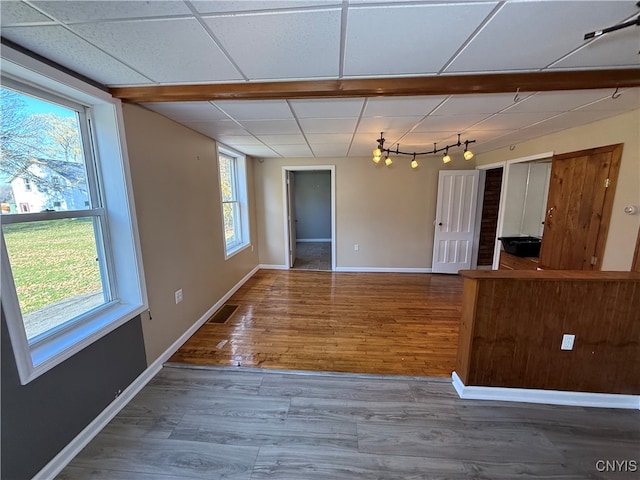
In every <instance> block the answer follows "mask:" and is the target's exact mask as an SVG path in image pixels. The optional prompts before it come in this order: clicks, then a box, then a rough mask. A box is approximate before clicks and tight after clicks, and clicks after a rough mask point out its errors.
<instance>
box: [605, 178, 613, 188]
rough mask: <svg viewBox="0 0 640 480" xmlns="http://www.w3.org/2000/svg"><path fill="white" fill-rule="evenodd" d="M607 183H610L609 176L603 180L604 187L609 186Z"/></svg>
mask: <svg viewBox="0 0 640 480" xmlns="http://www.w3.org/2000/svg"><path fill="white" fill-rule="evenodd" d="M609 185H611V179H610V178H607V179H606V180H605V181H604V188H609Z"/></svg>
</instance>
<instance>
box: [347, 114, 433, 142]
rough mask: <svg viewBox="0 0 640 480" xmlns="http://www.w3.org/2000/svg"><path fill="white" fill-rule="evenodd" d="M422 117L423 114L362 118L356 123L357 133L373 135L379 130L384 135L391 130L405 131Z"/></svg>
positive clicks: (396, 131) (378, 133)
mask: <svg viewBox="0 0 640 480" xmlns="http://www.w3.org/2000/svg"><path fill="white" fill-rule="evenodd" d="M423 118H424V117H423V116H414V117H409V116H407V117H369V118H362V119H361V120H360V123H359V124H358V133H370V134H371V135H374V136H375V135H378V136H379V135H380V132H384V133H385V136H388V135H390V134H391V132H395V133H405V132H407V131H408V130H411V129H412V128H413V127H414V126H416V125H417V124H418V123H419V122H420V120H422V119H423ZM376 138H378V137H376Z"/></svg>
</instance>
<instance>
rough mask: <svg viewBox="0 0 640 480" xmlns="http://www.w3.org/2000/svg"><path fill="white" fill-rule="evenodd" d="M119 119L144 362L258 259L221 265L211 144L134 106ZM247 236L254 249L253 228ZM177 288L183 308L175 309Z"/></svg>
mask: <svg viewBox="0 0 640 480" xmlns="http://www.w3.org/2000/svg"><path fill="white" fill-rule="evenodd" d="M124 120H125V132H126V137H127V147H128V151H129V161H130V163H131V177H132V183H133V192H134V197H135V202H136V212H137V216H138V228H139V231H140V242H141V246H142V259H143V262H144V269H145V277H146V283H147V291H148V296H149V308H150V311H151V316H152V319H149V318H148V316H146V315H143V324H142V325H143V332H144V339H145V348H146V351H147V360H148V362H149V363H150V362H152V361H154V360H155V359H156V358H158V357H159V356H160V354H162V353H163V352H164V351H165V350H166V349H167V348H168V347H169V346H170V345H171V344H172V343H173V342H175V341H176V340H177V339H178V338H179V337H180V336H181V335H182V334H183V333H184V332H185V331H186V330H187V329H188V328H189V327H191V326H192V325H193V324H194V323H195V322H196V321H197V320H198V319H199V318H200V317H201V316H202V315H203V314H204V313H205V312H207V310H209V309H210V308H211V307H212V306H213V305H214V304H215V303H216V302H217V301H218V300H220V299H221V298H222V296H224V295H225V294H226V293H227V292H228V291H229V290H230V289H231V288H232V287H233V286H234V285H235V284H236V283H237V282H238V281H239V280H241V279H242V278H243V277H244V276H245V275H246V274H247V273H249V272H250V271H251V270H252V269H253V268H254V267H255V266H256V265H257V264H258V253H257V249H255V250H256V251H252V250H253V249H252V248H248V249H245V250H244V251H242V252H240V253H239V254H237V255H235V256H233V257H231V258H230V259H229V260H225V258H224V244H223V233H222V219H221V217H222V212H221V208H220V189H219V183H218V170H217V159H216V145H215V142H214V141H213V140H211V139H210V138H207V137H205V136H203V135H201V134H199V133H197V132H194V131H193V130H190V129H188V128H186V127H184V126H181V125H179V124H177V123H175V122H173V121H171V120H169V119H167V118H165V117H163V116H161V115H158V114H156V113H153V112H150V111H148V110H145V109H143V108H141V107H137V106H132V105H124ZM247 160H248V161H247V174H248V180H249V185H248V191H249V201H250V210H251V217H252V219H253V218H254V217H255V215H254V214H253V212H254V211H255V209H254V203H253V195H252V192H253V190H254V187H253V161H252V160H250V159H247ZM251 236H252V240H253V242H254V243H255V240H254V239H255V238H256V224H255V222H254V221H252V225H251ZM180 288H182V289H183V292H184V301H183V302H182V303H180V304H178V305H176V304H175V300H174V292H175V291H176V290H178V289H180Z"/></svg>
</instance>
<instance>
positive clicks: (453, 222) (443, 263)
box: [431, 170, 480, 273]
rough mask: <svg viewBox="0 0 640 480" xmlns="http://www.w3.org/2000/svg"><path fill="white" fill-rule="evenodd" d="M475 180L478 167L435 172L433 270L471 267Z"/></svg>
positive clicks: (457, 269)
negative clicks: (436, 184) (436, 188)
mask: <svg viewBox="0 0 640 480" xmlns="http://www.w3.org/2000/svg"><path fill="white" fill-rule="evenodd" d="M479 179H480V172H479V171H478V170H441V171H440V173H439V175H438V198H437V204H436V220H435V233H434V239H433V262H432V266H431V270H432V272H433V273H458V271H459V270H465V269H469V268H471V262H472V253H473V243H474V236H475V226H476V219H477V218H476V210H477V207H478V184H479Z"/></svg>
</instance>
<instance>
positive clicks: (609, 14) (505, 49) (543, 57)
mask: <svg viewBox="0 0 640 480" xmlns="http://www.w3.org/2000/svg"><path fill="white" fill-rule="evenodd" d="M542 3H543V4H544V7H541V4H542ZM635 11H636V10H635V8H634V4H633V2H625V1H589V2H571V1H564V2H557V1H548V2H531V1H524V2H505V4H504V6H503V7H502V8H501V9H500V11H499V12H498V13H497V14H496V15H495V16H494V17H493V18H492V19H491V20H490V21H489V22H488V24H487V25H485V26H484V27H483V28H482V30H481V31H480V33H479V34H478V35H477V36H476V38H475V39H474V40H473V41H472V42H471V43H470V44H469V45H468V46H467V47H466V48H465V49H464V50H463V51H462V52H461V53H460V55H458V57H457V58H456V59H455V60H454V61H453V62H452V63H451V65H450V66H449V67H448V68H447V70H446V71H447V72H448V73H449V72H480V71H498V70H533V69H540V68H544V67H546V66H547V65H549V64H551V63H553V62H554V61H556V60H557V59H558V58H560V57H562V56H563V55H566V54H567V53H569V52H570V51H572V50H573V49H575V48H577V47H579V46H580V45H581V44H582V43H583V41H584V40H583V35H584V34H585V33H587V32H590V31H593V30H597V29H601V28H604V27H608V26H610V25H612V24H615V23H617V22H618V21H620V20H621V19H623V18H626V17H627V16H629V15H631V14H633V13H634V12H635ZM636 50H637V45H636ZM636 53H637V51H636Z"/></svg>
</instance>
